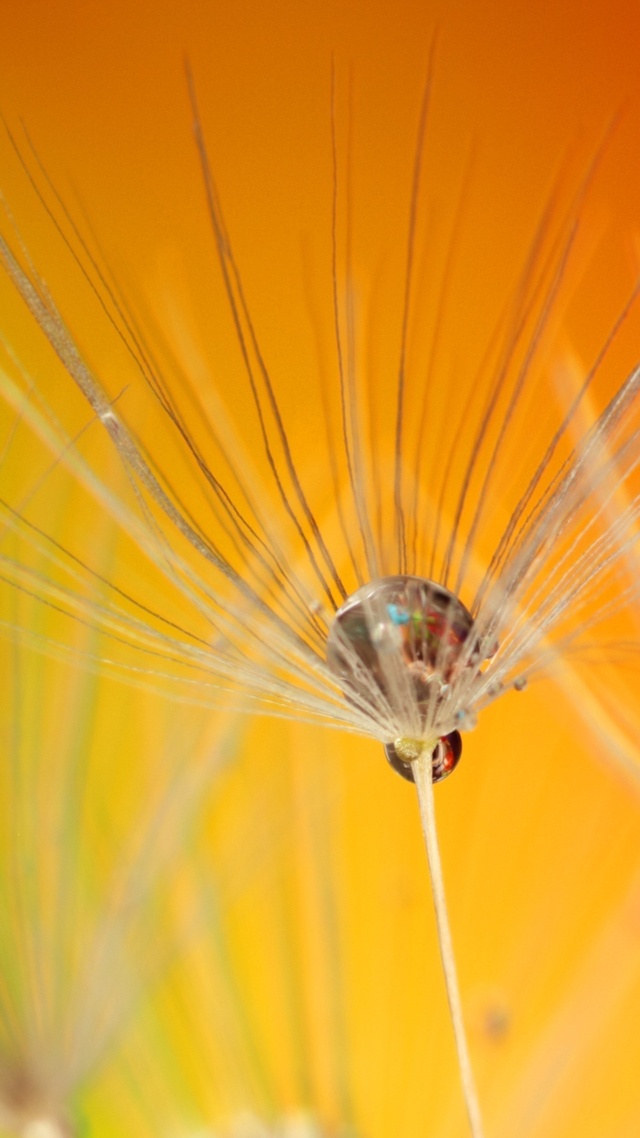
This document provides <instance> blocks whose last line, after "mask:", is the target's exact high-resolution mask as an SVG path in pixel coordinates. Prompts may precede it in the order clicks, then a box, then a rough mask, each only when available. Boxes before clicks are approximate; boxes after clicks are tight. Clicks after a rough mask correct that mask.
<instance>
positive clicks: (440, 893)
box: [411, 747, 484, 1138]
mask: <svg viewBox="0 0 640 1138" xmlns="http://www.w3.org/2000/svg"><path fill="white" fill-rule="evenodd" d="M411 768H412V771H413V777H414V781H415V784H416V790H417V791H418V804H419V806H420V820H421V822H422V832H423V834H424V841H425V846H426V849H427V861H428V863H429V874H430V876H431V892H432V895H433V905H434V908H435V911H436V925H437V927H438V943H439V945H440V957H441V959H442V970H443V972H444V981H445V986H446V989H447V1000H448V1001H449V1011H450V1013H451V1025H452V1027H453V1035H454V1038H455V1044H456V1051H457V1053H458V1065H459V1070H460V1082H461V1083H462V1093H463V1095H464V1101H465V1106H466V1108H467V1115H468V1116H469V1126H470V1129H471V1134H472V1138H484V1127H483V1125H482V1115H481V1113H480V1103H479V1101H478V1092H477V1091H476V1084H475V1079H474V1077H473V1070H472V1067H471V1060H470V1058H469V1047H468V1044H467V1035H466V1032H465V1027H464V1020H463V1018H462V1002H461V1000H460V987H459V984H458V973H457V970H456V961H455V956H454V952H453V942H452V940H451V928H450V926H449V914H448V912H447V900H446V897H445V892H444V880H443V877H442V864H441V862H440V848H439V846H438V835H437V832H436V812H435V804H434V797H433V780H432V776H431V751H430V750H429V749H428V748H426V747H425V748H424V749H423V750H422V752H421V754H420V756H419V757H418V758H417V759H416V760H415V761H414V762H413V763H412V764H411Z"/></svg>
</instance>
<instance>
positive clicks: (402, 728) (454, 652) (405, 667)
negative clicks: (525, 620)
mask: <svg viewBox="0 0 640 1138" xmlns="http://www.w3.org/2000/svg"><path fill="white" fill-rule="evenodd" d="M473 628H474V624H473V619H472V617H471V615H470V613H469V612H468V611H467V609H466V608H465V607H464V605H463V604H462V603H461V602H460V601H459V600H458V598H457V597H456V596H454V594H453V593H450V592H449V590H448V589H445V588H444V587H443V586H442V585H438V584H436V583H435V582H434V581H429V580H427V579H426V578H424V577H412V576H397V577H383V578H381V579H380V580H378V581H372V582H370V583H369V584H367V585H363V586H362V588H360V589H358V590H357V592H355V593H353V594H352V596H350V597H349V598H348V599H347V600H346V601H345V603H344V604H343V605H342V607H341V608H339V609H338V611H337V613H336V615H335V617H334V620H333V623H332V625H331V628H330V631H329V637H328V641H327V663H328V664H329V667H330V668H331V671H332V672H333V674H334V675H335V677H336V679H337V680H338V681H339V682H340V685H341V687H342V689H343V691H344V694H345V697H346V699H347V700H349V702H350V703H351V704H352V705H353V706H354V707H358V708H359V709H360V710H361V711H363V712H365V714H370V715H371V717H372V719H374V720H375V721H376V723H377V725H378V726H379V727H380V728H381V730H382V731H384V730H385V723H389V729H390V728H393V735H394V738H393V741H392V742H387V743H385V747H384V749H385V754H386V756H387V759H388V760H389V762H390V763H391V766H392V767H393V768H394V770H396V771H397V772H398V774H401V775H402V777H403V778H406V779H408V780H409V781H411V782H413V773H412V769H411V764H412V762H413V761H414V760H415V759H416V758H417V757H418V755H419V753H420V751H421V750H422V747H421V739H424V738H429V737H431V738H433V736H434V734H435V735H436V737H437V738H438V742H437V745H436V746H435V747H434V749H433V752H432V757H431V762H432V777H433V781H434V782H440V781H441V779H443V778H446V777H447V775H448V774H450V773H451V771H452V770H453V769H454V767H456V766H457V764H458V762H459V760H460V755H461V753H462V740H461V738H460V734H459V732H458V731H454V730H451V731H445V732H444V733H442V734H441V733H440V732H439V731H438V729H437V725H438V720H439V719H440V720H442V718H443V714H444V708H445V706H446V709H447V715H446V717H447V718H449V717H450V714H449V713H450V712H451V711H452V709H453V706H454V703H455V701H453V702H452V699H451V696H452V687H453V686H454V685H455V682H456V680H458V679H459V678H460V677H461V676H464V675H466V676H468V675H469V670H471V671H472V672H473V673H474V674H475V673H476V672H477V669H478V665H479V663H480V661H481V660H482V658H483V656H484V655H485V654H484V653H483V652H481V651H480V649H479V646H478V642H477V640H476V642H475V643H474V642H473V641H472V640H469V637H470V635H471V634H472V632H473ZM493 650H495V648H494V649H493ZM491 654H493V651H492V653H491ZM389 729H387V733H388V731H389Z"/></svg>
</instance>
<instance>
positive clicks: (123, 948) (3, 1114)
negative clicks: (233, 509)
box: [0, 545, 237, 1138]
mask: <svg viewBox="0 0 640 1138" xmlns="http://www.w3.org/2000/svg"><path fill="white" fill-rule="evenodd" d="M98 549H99V547H98V546H97V545H96V552H98ZM103 556H106V555H104V554H103ZM3 599H7V600H8V602H9V606H10V608H11V610H12V616H13V620H14V622H15V623H17V622H18V621H19V620H22V621H25V622H27V621H28V620H29V619H30V620H31V623H33V624H34V625H35V627H36V628H38V629H39V630H40V632H42V633H43V634H44V633H46V632H47V631H48V632H49V633H50V634H52V635H54V632H53V628H52V627H51V626H52V625H53V626H55V623H56V618H57V614H56V613H55V612H54V611H52V610H51V609H48V608H45V609H43V608H42V606H41V605H37V604H36V603H35V601H33V600H31V599H29V598H26V597H25V596H23V595H20V594H19V593H16V592H14V593H13V594H9V596H8V598H7V597H6V594H4V595H3ZM95 636H96V634H95V633H94V632H92V631H89V630H86V629H83V628H82V627H80V626H78V627H77V629H76V638H75V639H76V641H77V645H76V646H77V648H78V649H79V652H80V653H81V652H82V650H83V648H84V647H85V646H89V645H88V642H90V641H91V639H92V638H93V639H95ZM0 649H1V651H0V665H1V667H2V674H3V676H4V678H5V698H4V699H3V701H2V707H1V709H0V739H1V740H2V752H3V763H2V771H1V774H0V785H1V794H0V800H1V802H2V808H1V811H0V853H1V855H2V856H1V857H0V902H1V903H0V911H1V914H2V916H1V918H0V976H1V979H0V1130H2V1131H3V1133H4V1132H5V1131H6V1130H8V1131H9V1132H10V1133H11V1134H12V1135H15V1136H16V1138H71V1136H72V1135H74V1134H76V1133H77V1132H78V1131H77V1130H76V1127H75V1121H74V1105H75V1099H76V1097H77V1095H78V1094H79V1093H80V1092H81V1091H82V1089H83V1088H84V1087H85V1086H86V1084H87V1083H88V1082H89V1081H90V1079H91V1078H92V1077H94V1075H95V1072H96V1070H97V1069H98V1068H99V1066H100V1065H101V1063H103V1062H104V1060H105V1058H106V1057H107V1056H108V1055H110V1054H112V1053H113V1052H114V1051H117V1048H118V1044H119V1041H120V1039H121V1037H122V1034H123V1031H124V1028H125V1026H126V1025H127V1021H128V1019H129V1017H130V1014H131V1011H132V1008H133V1007H135V1006H136V1004H137V1002H138V1001H139V999H140V995H141V993H142V992H143V991H146V990H148V989H151V988H153V985H154V982H156V981H157V979H158V977H159V976H161V974H162V972H163V969H165V968H166V964H167V960H168V959H169V958H170V957H171V955H172V954H173V953H175V951H176V943H175V937H173V936H172V935H170V934H169V935H165V937H164V939H163V941H162V942H161V943H160V942H158V943H155V942H154V937H153V935H152V928H153V925H152V924H151V921H152V918H153V917H155V916H157V905H156V904H155V903H156V902H157V895H156V894H157V885H158V882H159V881H160V880H162V881H163V883H164V885H165V887H167V886H168V884H169V882H170V879H171V875H172V872H173V869H174V865H173V863H174V861H175V856H176V851H177V850H179V848H180V845H181V841H182V839H183V835H184V831H185V828H186V826H187V825H188V824H189V823H190V822H191V821H192V820H193V817H194V814H195V812H196V810H197V808H198V807H199V806H200V803H201V799H202V796H203V788H204V787H205V786H210V785H211V784H212V782H213V783H215V779H216V776H217V774H218V773H219V771H220V770H221V769H222V767H223V766H224V763H225V761H226V758H227V751H228V749H229V747H230V745H232V744H235V742H236V738H237V731H236V730H235V728H234V724H233V721H232V723H231V724H226V725H225V723H224V721H223V720H222V719H221V720H220V721H219V723H218V724H217V730H216V736H217V739H216V742H215V744H214V743H213V742H212V740H211V735H210V733H211V725H210V724H207V725H203V724H198V722H197V720H196V721H194V722H193V723H192V724H191V725H190V726H189V727H188V728H186V729H185V727H184V725H183V727H182V730H181V732H180V739H179V742H180V744H181V746H177V745H176V744H177V742H178V740H177V739H176V733H175V731H174V730H172V726H171V723H170V722H168V721H167V720H166V719H165V717H164V716H163V714H162V707H163V706H164V705H163V704H161V708H160V712H158V707H157V705H156V707H155V713H156V716H157V727H158V736H159V742H158V746H157V748H156V747H154V748H153V754H151V755H143V754H137V755H136V756H135V757H136V760H137V761H136V762H134V763H131V764H130V765H129V769H128V771H125V770H123V768H122V765H119V766H118V767H117V786H116V789H117V793H114V761H113V757H114V752H117V753H118V754H120V755H124V754H126V753H127V751H130V752H133V751H135V746H136V741H139V739H140V737H141V735H142V733H143V732H144V737H145V739H149V732H148V729H147V724H146V716H145V713H144V709H141V710H142V714H141V715H138V712H137V708H136V707H135V705H134V706H133V708H132V706H131V702H132V701H130V700H123V699H122V690H121V688H116V689H115V690H114V687H115V686H112V687H111V688H110V687H109V686H108V685H105V684H103V683H102V684H100V685H98V683H97V681H96V680H95V678H94V677H93V676H91V674H90V673H88V672H87V671H86V669H78V668H71V667H69V666H68V665H65V666H61V665H60V664H59V663H57V662H53V663H52V662H51V661H50V660H48V659H46V658H45V657H44V656H43V655H41V654H37V655H36V654H34V653H33V652H30V651H29V650H28V649H27V648H25V647H24V646H22V645H21V644H20V643H19V642H18V641H17V639H11V638H8V637H6V638H5V639H4V640H3V641H2V642H1V643H0ZM163 721H164V722H163ZM203 726H204V728H205V729H204V731H203ZM199 733H200V734H199ZM105 759H106V761H105ZM150 775H152V778H151V777H150Z"/></svg>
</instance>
